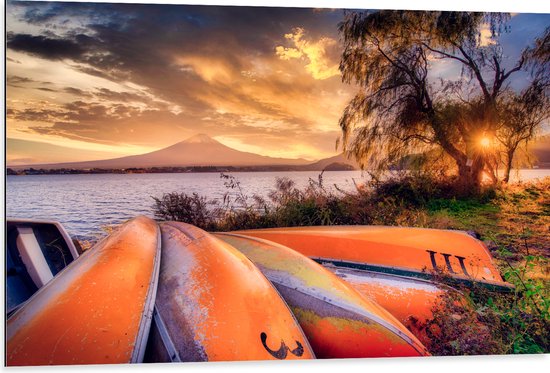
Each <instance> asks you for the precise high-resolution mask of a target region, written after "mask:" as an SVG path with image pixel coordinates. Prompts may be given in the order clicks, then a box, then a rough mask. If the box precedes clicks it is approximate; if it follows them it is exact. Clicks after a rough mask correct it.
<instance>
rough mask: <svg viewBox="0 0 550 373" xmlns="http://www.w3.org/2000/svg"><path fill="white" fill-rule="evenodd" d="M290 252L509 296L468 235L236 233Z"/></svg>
mask: <svg viewBox="0 0 550 373" xmlns="http://www.w3.org/2000/svg"><path fill="white" fill-rule="evenodd" d="M235 233H238V234H243V235H247V236H251V237H258V238H263V239H266V240H269V241H272V242H276V243H279V244H281V245H284V246H287V247H290V248H291V249H293V250H296V251H298V252H300V253H302V254H304V255H306V256H308V257H310V258H312V259H315V260H316V261H318V262H320V263H326V264H330V265H333V266H337V267H347V268H352V269H362V270H368V271H375V272H384V273H389V274H395V275H401V276H407V277H420V278H431V277H434V275H437V276H441V274H444V275H445V276H448V277H450V278H452V279H456V280H458V281H465V282H468V283H470V282H473V281H476V282H479V283H480V284H484V285H487V286H489V287H493V288H495V289H498V290H504V291H508V290H510V288H512V286H511V285H509V284H507V283H505V282H504V281H503V280H502V277H501V276H500V274H499V271H498V269H497V267H496V265H495V264H494V262H493V259H492V257H491V255H490V253H489V252H488V250H487V248H486V247H485V246H484V245H483V243H482V242H481V241H479V240H477V239H475V238H473V237H471V236H470V235H468V234H466V233H465V232H461V231H450V230H438V229H423V228H402V227H378V226H331V227H328V226H321V227H295V228H271V229H256V230H246V231H238V232H235Z"/></svg>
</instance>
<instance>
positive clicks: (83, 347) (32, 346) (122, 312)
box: [6, 216, 160, 366]
mask: <svg viewBox="0 0 550 373" xmlns="http://www.w3.org/2000/svg"><path fill="white" fill-rule="evenodd" d="M159 263H160V237H159V229H158V226H157V224H156V223H155V222H154V221H153V220H151V219H149V218H146V217H143V216H140V217H137V218H134V219H132V220H130V221H129V222H127V223H125V224H123V225H122V226H120V227H119V228H118V229H117V230H116V231H115V232H113V233H112V234H111V235H109V236H108V237H107V238H105V239H104V240H102V241H101V242H99V243H98V244H97V245H95V246H94V247H93V248H91V249H90V250H88V251H87V252H85V253H84V254H82V255H81V257H80V258H79V259H77V260H75V261H74V262H73V263H71V264H70V265H69V266H67V267H66V268H65V269H64V270H62V271H61V272H60V273H59V274H58V275H57V276H56V277H54V278H53V279H52V280H51V281H49V282H48V283H47V284H46V285H45V286H44V287H42V288H41V289H40V290H38V291H37V292H36V293H35V294H34V295H33V296H32V297H31V298H30V299H29V300H28V301H27V302H26V303H25V304H24V305H23V306H22V307H20V308H19V309H18V310H17V311H16V312H15V313H14V314H13V315H12V316H11V317H10V318H9V319H8V320H7V333H6V334H7V335H6V340H7V351H6V362H7V365H8V366H15V365H67V364H114V363H137V362H141V361H142V360H143V355H144V353H145V347H146V342H147V337H148V334H149V328H150V325H151V322H150V321H151V316H152V312H153V306H154V299H155V295H156V284H157V279H158V267H159Z"/></svg>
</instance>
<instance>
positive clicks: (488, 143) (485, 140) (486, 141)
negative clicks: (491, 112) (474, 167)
mask: <svg viewBox="0 0 550 373" xmlns="http://www.w3.org/2000/svg"><path fill="white" fill-rule="evenodd" d="M479 144H480V145H481V147H483V148H488V147H490V146H491V145H493V140H491V139H490V138H489V137H486V136H484V137H482V138H481V139H480V140H479Z"/></svg>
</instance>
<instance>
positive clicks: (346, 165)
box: [307, 153, 361, 171]
mask: <svg viewBox="0 0 550 373" xmlns="http://www.w3.org/2000/svg"><path fill="white" fill-rule="evenodd" d="M307 168H308V169H309V170H312V171H323V170H327V171H337V170H338V171H340V170H342V171H343V170H346V171H347V170H359V169H360V168H361V167H360V166H359V164H358V163H357V162H356V161H355V160H354V159H348V158H346V156H345V155H344V154H343V153H342V154H338V155H335V156H334V157H330V158H325V159H321V160H320V161H317V162H314V163H311V164H309V165H308V166H307Z"/></svg>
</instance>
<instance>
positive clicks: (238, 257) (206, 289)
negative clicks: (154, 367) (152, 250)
mask: <svg viewBox="0 0 550 373" xmlns="http://www.w3.org/2000/svg"><path fill="white" fill-rule="evenodd" d="M161 232H162V260H161V270H160V277H159V287H158V293H157V299H156V306H155V318H154V328H153V330H152V333H151V340H150V347H149V349H148V352H147V357H146V361H152V362H155V361H157V362H158V361H232V360H268V359H311V358H314V357H315V356H314V354H313V352H312V350H311V347H310V345H309V343H308V341H307V339H306V337H305V336H304V334H303V331H302V329H301V328H300V326H299V325H298V323H297V321H296V320H295V318H294V316H293V315H292V313H291V311H290V310H289V308H288V306H287V305H286V303H285V302H284V301H283V300H282V299H281V297H280V296H279V294H278V293H277V291H276V289H275V288H274V287H273V286H272V285H271V283H270V282H269V281H268V280H267V279H266V278H265V277H264V276H263V275H262V273H261V272H260V271H259V270H258V268H256V267H255V266H254V264H252V262H250V260H249V259H247V258H246V257H245V256H244V255H243V254H241V253H240V252H239V251H237V250H236V249H235V248H233V247H232V246H230V245H228V244H226V243H225V242H223V241H221V240H219V239H217V238H215V237H213V236H212V235H211V234H209V233H207V232H205V231H203V230H201V229H199V228H196V227H194V226H192V225H188V224H184V223H175V222H167V223H162V224H161Z"/></svg>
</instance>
